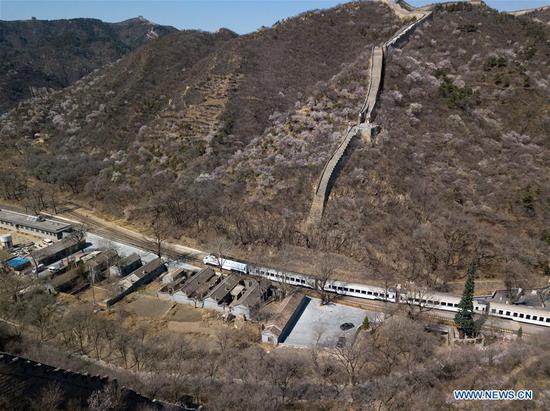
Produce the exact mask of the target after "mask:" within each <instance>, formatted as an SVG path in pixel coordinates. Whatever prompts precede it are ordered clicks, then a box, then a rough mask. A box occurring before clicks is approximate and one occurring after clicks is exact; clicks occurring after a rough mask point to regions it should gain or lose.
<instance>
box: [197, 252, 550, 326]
mask: <svg viewBox="0 0 550 411" xmlns="http://www.w3.org/2000/svg"><path fill="white" fill-rule="evenodd" d="M203 263H204V264H207V265H212V266H215V267H220V263H221V267H222V269H224V270H228V271H233V272H237V273H240V274H247V275H252V276H257V277H262V278H265V279H267V280H270V281H274V282H279V283H284V284H288V285H293V286H298V287H304V288H310V289H317V288H318V283H317V282H316V281H317V280H316V279H315V278H313V277H309V276H307V275H304V274H299V273H294V272H289V271H282V270H277V269H275V268H269V267H263V266H256V265H253V264H250V263H247V262H244V261H238V260H235V259H230V258H226V257H223V258H218V257H216V256H214V255H207V256H205V257H204V258H203ZM323 289H324V290H325V291H329V292H334V293H336V294H338V295H342V296H349V297H357V298H364V299H367V300H380V301H388V302H392V303H398V304H413V305H422V306H423V307H426V308H433V309H437V310H443V311H453V312H456V311H458V304H459V302H460V298H459V297H456V296H453V295H450V294H445V293H439V292H424V293H415V292H399V291H398V290H397V289H395V288H387V289H386V288H383V287H378V286H374V285H367V284H359V283H350V282H345V281H339V280H330V281H327V282H326V284H325V285H324V288H323ZM474 312H475V313H478V314H480V315H483V314H487V315H488V316H493V317H498V318H503V319H506V320H512V321H517V322H520V323H527V324H533V325H540V326H543V327H550V310H545V309H544V308H536V307H529V306H520V305H513V304H504V303H499V302H490V303H487V302H485V301H483V300H479V299H477V300H474Z"/></svg>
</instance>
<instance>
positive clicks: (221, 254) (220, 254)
mask: <svg viewBox="0 0 550 411" xmlns="http://www.w3.org/2000/svg"><path fill="white" fill-rule="evenodd" d="M229 246H230V244H229V241H228V240H227V239H226V238H225V237H221V236H217V237H216V238H215V239H214V240H213V241H212V250H213V254H214V256H215V257H216V260H217V263H218V266H219V267H220V270H221V271H222V272H223V266H224V265H225V263H226V261H227V255H226V254H227V251H228V250H229Z"/></svg>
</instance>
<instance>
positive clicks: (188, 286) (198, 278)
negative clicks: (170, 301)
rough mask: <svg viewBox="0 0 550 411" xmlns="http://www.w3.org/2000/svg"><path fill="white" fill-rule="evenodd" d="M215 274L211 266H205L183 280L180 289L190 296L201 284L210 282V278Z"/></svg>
mask: <svg viewBox="0 0 550 411" xmlns="http://www.w3.org/2000/svg"><path fill="white" fill-rule="evenodd" d="M215 275H216V274H215V273H214V270H212V269H211V268H205V269H204V270H201V271H199V272H198V273H196V274H195V275H194V276H193V277H191V278H190V279H188V280H187V281H185V282H184V283H183V285H182V287H181V291H182V292H184V293H185V294H187V295H188V296H190V295H191V294H194V293H195V292H196V291H197V290H198V289H199V288H201V286H204V285H205V284H209V283H210V279H211V278H212V277H214V276H215Z"/></svg>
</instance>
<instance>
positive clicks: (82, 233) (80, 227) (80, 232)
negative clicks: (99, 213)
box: [71, 224, 88, 244]
mask: <svg viewBox="0 0 550 411" xmlns="http://www.w3.org/2000/svg"><path fill="white" fill-rule="evenodd" d="M87 231H88V229H87V227H86V225H85V224H77V225H74V226H73V228H72V232H71V237H72V238H73V239H74V242H75V244H80V243H82V242H83V241H84V240H86V234H87Z"/></svg>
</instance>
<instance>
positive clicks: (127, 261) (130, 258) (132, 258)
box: [118, 253, 141, 267]
mask: <svg viewBox="0 0 550 411" xmlns="http://www.w3.org/2000/svg"><path fill="white" fill-rule="evenodd" d="M139 260H141V257H140V256H139V255H138V254H137V253H132V254H130V255H128V256H126V257H124V258H123V259H121V260H120V261H119V263H118V265H119V266H121V267H126V266H128V265H131V264H133V263H134V262H136V261H139Z"/></svg>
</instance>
